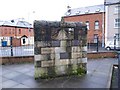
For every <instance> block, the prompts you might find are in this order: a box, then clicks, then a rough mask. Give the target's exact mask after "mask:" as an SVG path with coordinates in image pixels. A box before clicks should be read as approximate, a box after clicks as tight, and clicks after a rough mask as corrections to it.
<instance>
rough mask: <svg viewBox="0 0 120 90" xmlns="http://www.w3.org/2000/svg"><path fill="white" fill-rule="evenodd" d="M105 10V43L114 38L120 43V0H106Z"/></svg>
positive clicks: (112, 40)
mask: <svg viewBox="0 0 120 90" xmlns="http://www.w3.org/2000/svg"><path fill="white" fill-rule="evenodd" d="M105 12H106V19H105V24H106V28H105V31H106V32H105V45H106V46H107V44H108V43H109V42H113V43H114V40H116V42H117V43H118V44H120V17H119V16H120V0H105ZM119 46H120V45H119Z"/></svg>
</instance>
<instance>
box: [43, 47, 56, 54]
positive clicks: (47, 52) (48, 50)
mask: <svg viewBox="0 0 120 90" xmlns="http://www.w3.org/2000/svg"><path fill="white" fill-rule="evenodd" d="M50 53H55V48H52V47H50V48H48V47H46V48H41V54H50Z"/></svg>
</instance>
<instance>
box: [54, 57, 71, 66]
mask: <svg viewBox="0 0 120 90" xmlns="http://www.w3.org/2000/svg"><path fill="white" fill-rule="evenodd" d="M68 64H69V59H59V60H57V61H56V62H55V66H61V65H68Z"/></svg>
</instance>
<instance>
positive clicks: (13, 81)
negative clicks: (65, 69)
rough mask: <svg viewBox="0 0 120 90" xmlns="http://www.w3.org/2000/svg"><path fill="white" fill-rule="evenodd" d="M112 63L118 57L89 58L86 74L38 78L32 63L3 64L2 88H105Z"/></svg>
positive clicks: (116, 60) (114, 62)
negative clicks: (36, 78)
mask: <svg viewBox="0 0 120 90" xmlns="http://www.w3.org/2000/svg"><path fill="white" fill-rule="evenodd" d="M113 64H118V58H104V59H89V60H88V63H87V70H88V71H87V74H86V75H83V76H70V77H69V76H64V77H58V78H54V79H53V78H52V79H39V80H35V79H34V64H33V63H23V64H13V65H3V67H2V82H1V83H2V87H3V88H107V87H108V83H109V82H110V81H109V80H110V74H111V73H112V72H111V66H112V65H113ZM0 79H1V78H0Z"/></svg>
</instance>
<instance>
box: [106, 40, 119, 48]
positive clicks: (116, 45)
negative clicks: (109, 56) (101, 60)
mask: <svg viewBox="0 0 120 90" xmlns="http://www.w3.org/2000/svg"><path fill="white" fill-rule="evenodd" d="M105 48H106V49H107V50H114V49H116V50H120V43H118V42H116V44H115V45H114V41H109V42H107V43H106V45H105Z"/></svg>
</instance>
